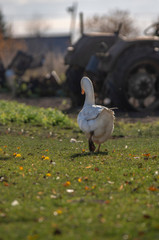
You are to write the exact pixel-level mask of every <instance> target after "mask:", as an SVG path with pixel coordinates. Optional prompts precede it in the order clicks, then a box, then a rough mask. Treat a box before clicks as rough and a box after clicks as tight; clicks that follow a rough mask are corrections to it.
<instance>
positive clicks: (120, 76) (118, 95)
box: [65, 24, 159, 111]
mask: <svg viewBox="0 0 159 240" xmlns="http://www.w3.org/2000/svg"><path fill="white" fill-rule="evenodd" d="M158 27H159V24H154V25H152V26H150V27H148V28H147V29H146V31H145V34H146V35H147V36H143V37H136V38H134V39H128V38H125V37H122V36H121V35H120V28H121V26H120V27H119V29H118V31H117V32H115V33H114V34H108V33H98V34H97V33H91V34H83V35H82V36H81V38H80V39H79V40H78V41H77V42H76V43H75V44H74V45H72V46H70V47H69V48H68V51H67V54H66V56H65V64H66V65H68V68H67V70H66V85H67V87H68V91H69V95H70V97H71V99H72V105H73V106H79V105H81V104H82V103H83V96H82V95H81V93H80V79H81V78H82V76H83V75H86V76H88V77H90V78H91V80H92V82H93V84H94V88H95V95H96V100H97V102H98V103H100V104H101V103H102V104H104V105H106V106H116V107H118V108H119V109H121V110H132V111H151V110H157V109H158V108H159V37H158V36H159V28H158Z"/></svg>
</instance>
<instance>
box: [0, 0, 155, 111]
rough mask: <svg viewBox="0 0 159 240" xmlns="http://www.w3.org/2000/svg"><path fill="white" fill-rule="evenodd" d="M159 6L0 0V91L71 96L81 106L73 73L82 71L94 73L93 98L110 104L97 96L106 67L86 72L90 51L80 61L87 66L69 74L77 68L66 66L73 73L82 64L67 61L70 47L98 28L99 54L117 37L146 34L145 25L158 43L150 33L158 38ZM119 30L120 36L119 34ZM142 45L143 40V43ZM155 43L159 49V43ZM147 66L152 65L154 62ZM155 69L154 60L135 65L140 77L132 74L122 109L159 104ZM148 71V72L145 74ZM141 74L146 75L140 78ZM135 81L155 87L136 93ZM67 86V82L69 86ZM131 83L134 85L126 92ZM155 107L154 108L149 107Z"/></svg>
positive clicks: (146, 1)
mask: <svg viewBox="0 0 159 240" xmlns="http://www.w3.org/2000/svg"><path fill="white" fill-rule="evenodd" d="M158 9H159V1H158V0H154V1H153V2H152V1H149V0H141V1H138V0H134V1H126V0H122V1H120V0H113V1H106V0H98V1H96V0H80V1H69V0H45V1H44V0H5V1H3V0H0V91H1V96H3V94H4V93H5V94H6V93H9V96H10V97H12V98H14V97H18V98H20V97H27V98H37V97H53V96H56V97H66V98H67V97H68V98H70V99H71V100H72V105H74V106H79V105H81V104H82V101H83V99H82V98H80V96H78V95H79V89H80V86H79V80H78V83H77V84H76V83H75V78H77V75H78V76H80V77H81V76H82V75H88V76H89V77H92V75H93V77H92V78H93V80H94V85H96V89H95V90H96V96H97V101H98V102H99V103H102V104H103V103H105V104H106V105H108V106H109V105H110V102H111V99H109V96H108V97H107V96H106V95H105V96H101V97H99V96H98V95H100V94H99V93H101V88H102V89H103V87H106V84H104V85H103V82H105V81H106V80H105V79H106V76H108V74H107V73H106V72H105V71H104V72H102V71H100V73H99V72H98V77H97V75H96V77H94V75H95V73H94V72H93V73H92V72H91V73H90V71H87V67H88V63H89V65H91V64H94V62H93V63H92V62H90V59H91V57H92V56H94V54H95V53H94V52H93V51H91V54H90V56H89V60H87V62H86V64H85V66H84V68H85V69H82V70H80V73H78V74H77V73H76V74H77V75H76V76H74V77H70V75H71V74H72V75H74V73H75V70H74V71H73V73H72V68H71V74H70V71H68V69H69V70H70V66H71V67H72V66H73V69H75V68H76V72H77V68H78V70H79V68H80V69H81V65H80V64H79V63H76V64H73V63H72V62H71V61H70V60H68V54H70V52H71V51H72V50H70V47H72V46H73V50H75V49H76V46H77V45H76V43H78V41H79V39H80V38H82V37H83V36H84V34H89V33H94V32H97V33H98V34H97V35H98V37H100V40H99V41H100V43H103V42H104V43H105V44H106V45H108V46H106V48H105V49H104V50H102V53H106V52H107V53H108V48H109V47H112V45H114V43H116V42H117V40H121V38H123V39H124V38H127V39H135V41H136V39H137V38H138V37H140V38H142V37H143V38H144V37H145V32H144V31H145V29H146V28H147V27H149V26H152V27H151V28H150V31H149V29H148V32H146V35H148V36H152V37H153V39H151V45H152V43H154V41H155V42H156V40H154V37H158V34H157V33H156V29H157V25H156V24H157V23H158V22H159V13H158ZM153 24H155V25H153ZM157 30H158V29H157ZM102 33H109V34H112V35H113V38H112V40H111V41H112V42H111V44H110V46H109V44H108V42H107V40H105V38H102V39H101V34H102ZM119 35H121V36H122V37H121V38H120V37H119V38H118V36H119ZM114 36H115V37H116V36H117V40H116V38H115V40H114ZM93 38H94V35H93ZM82 39H83V38H82ZM89 41H90V38H89ZM93 41H94V40H93ZM99 41H96V40H95V42H96V43H94V44H96V45H92V48H94V46H97V45H99ZM124 41H125V40H124ZM126 41H128V40H126ZM146 41H147V40H146ZM136 42H137V41H136ZM82 44H85V51H84V52H82V50H81V52H82V54H84V53H85V52H87V44H86V43H82ZM142 44H144V43H143V42H142ZM155 44H156V45H155V48H156V49H157V48H158V45H157V44H158V42H157V43H155ZM100 47H101V46H100ZM99 51H101V48H100V49H99V48H98V50H96V53H97V52H99ZM143 51H145V49H143ZM155 51H156V50H155ZM83 56H84V55H83ZM100 57H101V56H100ZM80 58H82V57H80ZM153 61H154V60H153ZM157 61H158V59H157ZM98 63H99V62H98ZM151 65H153V66H154V65H156V63H155V64H151ZM91 66H92V65H91ZM82 67H83V66H82ZM154 68H155V67H154ZM158 68H159V66H158V65H157V67H156V68H155V69H153V70H152V67H151V66H148V64H147V65H144V66H143V65H142V67H141V66H140V68H138V70H136V73H135V74H136V75H137V74H138V77H137V76H136V75H135V76H136V77H135V80H134V82H135V84H134V86H132V84H131V86H128V87H127V92H129V96H128V97H126V101H128V103H129V107H128V105H127V106H124V108H126V109H127V110H128V109H130V105H132V109H134V110H143V109H148V108H149V109H150V108H151V106H152V102H155V104H157V107H158V100H156V99H158V87H157V90H156V89H155V90H154V88H156V82H157V80H158V72H157V70H156V69H158ZM90 69H91V68H89V70H90ZM143 69H144V70H143ZM150 69H151V70H150ZM141 72H142V74H141ZM156 72H157V73H156ZM101 73H102V76H101ZM133 74H134V72H133ZM139 75H140V76H139ZM141 75H142V76H141ZM143 75H144V76H143ZM99 76H101V79H103V80H102V86H101V87H99V88H98V85H99V86H100V84H101V83H99ZM147 76H149V79H148V77H147ZM154 76H155V77H154ZM144 77H145V79H146V78H147V80H143V78H144ZM139 78H140V79H139ZM141 78H142V79H141ZM150 78H151V79H150ZM154 78H155V80H154ZM152 79H153V80H152ZM152 81H153V82H155V84H154V83H153V86H150V85H151V84H149V82H152ZM143 82H144V83H143ZM139 84H140V85H141V84H142V85H144V86H145V88H149V89H150V88H153V89H152V91H151V93H149V95H148V93H145V92H146V89H144V90H145V92H144V93H142V94H141V93H140V94H138V95H137V96H135V97H134V96H133V94H134V92H135V91H136V90H135V89H136V86H137V85H139ZM68 85H69V86H71V87H70V88H69V87H68ZM72 85H73V86H72ZM154 85H155V87H154ZM120 87H121V86H120ZM77 88H78V89H77ZM129 88H131V89H134V90H133V91H132V90H131V91H130V90H129ZM76 91H77V93H76ZM72 92H74V93H75V95H76V96H77V97H78V99H77V97H76V99H75V96H73V94H72ZM104 94H106V92H105V93H104ZM146 94H147V95H146ZM139 95H140V96H139ZM143 98H144V100H143ZM138 99H139V100H138ZM145 99H146V101H145ZM154 99H155V100H154ZM113 100H114V99H113ZM114 102H115V101H114ZM117 102H118V100H117ZM147 102H148V104H147ZM156 102H157V103H156ZM111 105H113V104H111ZM115 105H116V103H115ZM119 107H120V106H119ZM157 107H155V108H154V107H153V109H156V108H157Z"/></svg>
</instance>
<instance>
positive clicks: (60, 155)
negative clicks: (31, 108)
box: [0, 123, 159, 240]
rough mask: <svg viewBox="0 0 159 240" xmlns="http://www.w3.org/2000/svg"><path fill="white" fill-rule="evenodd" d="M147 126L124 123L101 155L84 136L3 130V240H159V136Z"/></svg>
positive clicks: (71, 132) (49, 130) (33, 129)
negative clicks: (91, 152)
mask: <svg viewBox="0 0 159 240" xmlns="http://www.w3.org/2000/svg"><path fill="white" fill-rule="evenodd" d="M142 126H143V125H140V133H139V131H138V129H139V123H137V125H135V124H134V125H131V126H129V125H126V124H123V123H118V124H117V126H116V128H115V132H114V135H113V138H112V139H110V140H109V141H107V143H105V144H103V145H102V147H101V153H99V154H90V153H89V152H88V146H87V141H86V139H85V137H84V135H83V134H82V133H81V132H80V131H79V130H78V128H70V129H63V128H59V127H52V128H42V127H31V126H29V127H28V125H24V126H23V127H20V128H19V127H17V126H13V125H11V126H9V127H8V126H3V127H2V126H1V134H0V192H1V194H0V239H2V240H7V239H10V240H12V239H13V240H17V239H26V240H34V239H42V240H43V239H47V240H52V239H61V240H67V239H69V240H70V239H77V240H78V239H80V240H81V239H82V240H83V239H86V240H87V239H91V240H92V239H109V240H119V239H123V240H126V239H133V240H137V239H139V240H150V239H153V240H155V239H156V240H157V239H158V238H159V200H158V199H159V174H158V173H159V167H158V161H159V153H158V139H157V137H156V136H157V131H155V125H154V128H153V130H154V133H155V132H156V135H155V136H153V135H151V136H149V132H150V128H151V125H149V126H146V127H145V126H144V128H143V127H142ZM157 126H158V125H157ZM122 129H123V131H122ZM141 132H142V134H141Z"/></svg>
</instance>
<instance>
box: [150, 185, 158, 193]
mask: <svg viewBox="0 0 159 240" xmlns="http://www.w3.org/2000/svg"><path fill="white" fill-rule="evenodd" d="M148 190H149V191H152V192H155V191H157V190H158V189H157V188H156V187H154V186H151V187H149V188H148Z"/></svg>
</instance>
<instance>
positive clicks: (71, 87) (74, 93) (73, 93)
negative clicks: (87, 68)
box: [65, 66, 84, 107]
mask: <svg viewBox="0 0 159 240" xmlns="http://www.w3.org/2000/svg"><path fill="white" fill-rule="evenodd" d="M83 74H84V69H83V68H80V67H75V66H70V67H69V68H68V69H67V71H66V84H65V86H66V89H67V92H68V95H69V97H70V98H71V101H72V107H78V106H82V105H83V103H84V96H83V95H82V94H81V86H80V81H81V78H82V77H83Z"/></svg>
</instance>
